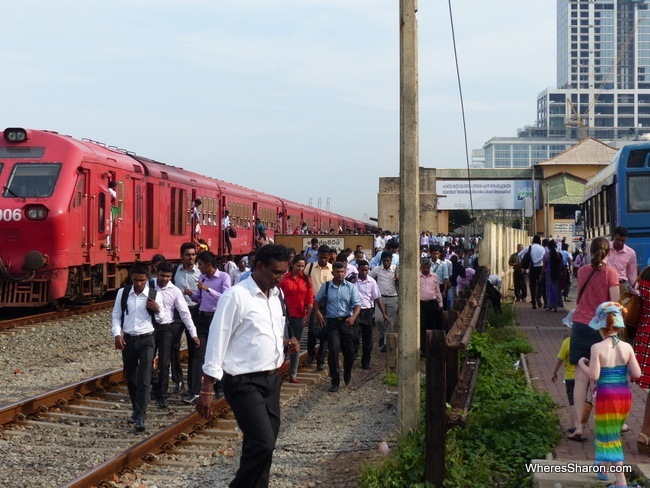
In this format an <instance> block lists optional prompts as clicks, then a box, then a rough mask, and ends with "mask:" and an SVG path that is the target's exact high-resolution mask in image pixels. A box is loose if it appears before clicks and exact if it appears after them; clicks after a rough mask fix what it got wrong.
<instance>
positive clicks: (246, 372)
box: [197, 244, 300, 488]
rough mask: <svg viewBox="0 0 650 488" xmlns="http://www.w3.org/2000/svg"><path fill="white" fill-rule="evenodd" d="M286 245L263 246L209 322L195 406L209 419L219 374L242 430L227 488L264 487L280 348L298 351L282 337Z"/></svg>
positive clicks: (275, 422) (275, 425) (275, 426)
mask: <svg viewBox="0 0 650 488" xmlns="http://www.w3.org/2000/svg"><path fill="white" fill-rule="evenodd" d="M288 259H289V254H288V252H287V249H286V248H285V247H284V246H280V245H275V244H269V245H266V246H262V247H261V248H260V249H259V251H257V254H256V256H255V268H254V270H253V273H252V275H251V278H250V279H247V280H244V281H242V282H240V283H239V284H238V285H236V286H234V287H231V288H229V289H227V290H226V291H225V292H224V293H223V295H222V296H221V298H220V300H219V302H218V304H217V310H216V312H215V314H214V318H213V320H212V324H211V326H210V328H211V329H212V330H211V333H210V335H209V337H208V345H207V350H206V355H205V362H204V364H203V373H204V375H203V385H202V388H201V393H200V397H199V401H198V404H197V410H198V412H199V414H201V415H202V416H203V417H205V418H210V417H211V416H212V414H213V412H212V402H213V400H214V382H215V380H220V379H222V378H223V381H224V394H225V397H226V400H227V401H228V403H229V405H230V407H231V408H232V411H233V413H234V414H235V418H236V419H237V423H238V424H239V428H240V429H241V431H242V432H243V434H244V441H243V447H242V453H241V458H240V463H239V470H238V471H237V474H236V475H235V479H234V480H233V481H232V482H231V483H230V485H229V486H230V487H231V488H240V487H241V488H248V487H252V486H268V483H269V474H270V469H271V462H272V459H273V450H274V449H275V441H276V439H277V436H278V431H279V429H280V386H281V385H282V377H281V376H280V375H279V374H278V369H279V368H280V366H282V363H283V362H284V348H285V345H286V346H288V348H289V349H288V352H289V354H296V353H298V350H299V348H300V345H299V344H298V341H296V340H295V339H290V340H287V339H285V338H284V330H285V323H286V322H285V321H286V318H287V317H285V316H284V309H283V306H282V302H281V300H280V290H279V289H278V288H277V284H278V283H279V282H280V280H282V277H283V276H284V274H285V273H286V272H287V270H288V269H289V263H288Z"/></svg>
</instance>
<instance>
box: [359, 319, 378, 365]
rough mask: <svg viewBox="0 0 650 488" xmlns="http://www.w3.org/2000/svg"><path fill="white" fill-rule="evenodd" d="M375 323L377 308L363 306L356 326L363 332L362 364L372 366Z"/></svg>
mask: <svg viewBox="0 0 650 488" xmlns="http://www.w3.org/2000/svg"><path fill="white" fill-rule="evenodd" d="M374 324H375V309H374V308H362V309H361V312H359V316H358V317H357V321H356V324H355V325H356V326H358V327H359V330H360V332H361V366H370V355H371V353H372V326H373V325H374Z"/></svg>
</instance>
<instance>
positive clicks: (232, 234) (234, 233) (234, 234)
mask: <svg viewBox="0 0 650 488" xmlns="http://www.w3.org/2000/svg"><path fill="white" fill-rule="evenodd" d="M228 236H229V237H232V238H233V239H234V238H236V237H237V231H236V230H235V229H234V227H228Z"/></svg>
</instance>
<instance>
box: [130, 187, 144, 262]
mask: <svg viewBox="0 0 650 488" xmlns="http://www.w3.org/2000/svg"><path fill="white" fill-rule="evenodd" d="M131 181H133V250H134V251H135V252H136V253H137V252H140V251H141V250H142V241H143V240H142V234H143V232H144V229H143V215H142V214H143V206H144V205H143V203H144V188H143V182H142V180H141V179H140V178H136V177H134V176H131Z"/></svg>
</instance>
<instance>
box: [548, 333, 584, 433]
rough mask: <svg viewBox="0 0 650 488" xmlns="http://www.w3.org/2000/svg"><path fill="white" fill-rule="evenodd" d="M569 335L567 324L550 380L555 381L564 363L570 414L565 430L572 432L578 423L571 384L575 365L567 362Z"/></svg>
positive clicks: (573, 380)
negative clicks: (567, 426)
mask: <svg viewBox="0 0 650 488" xmlns="http://www.w3.org/2000/svg"><path fill="white" fill-rule="evenodd" d="M570 336H571V327H570V326H569V327H567V329H566V333H565V339H564V340H563V341H562V345H561V346H560V352H558V353H557V361H556V362H555V367H554V368H553V376H551V381H552V382H553V383H555V382H556V381H557V372H558V371H559V370H560V366H562V364H563V363H564V386H565V387H566V396H567V399H568V400H569V413H570V415H571V427H569V428H568V429H567V431H568V432H569V433H573V432H574V431H575V430H576V425H578V417H577V414H576V410H575V408H573V386H574V384H575V373H576V367H575V365H573V364H571V363H570V362H569V348H570V344H571V337H570Z"/></svg>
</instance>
